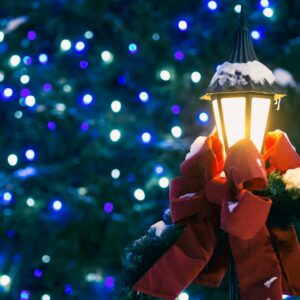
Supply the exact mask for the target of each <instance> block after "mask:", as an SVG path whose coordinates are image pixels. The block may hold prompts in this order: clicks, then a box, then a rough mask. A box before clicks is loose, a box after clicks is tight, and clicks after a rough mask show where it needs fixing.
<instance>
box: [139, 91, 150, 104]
mask: <svg viewBox="0 0 300 300" xmlns="http://www.w3.org/2000/svg"><path fill="white" fill-rule="evenodd" d="M139 98H140V100H141V101H142V102H148V100H149V94H148V93H147V92H145V91H142V92H140V93H139Z"/></svg>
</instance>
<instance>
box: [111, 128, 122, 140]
mask: <svg viewBox="0 0 300 300" xmlns="http://www.w3.org/2000/svg"><path fill="white" fill-rule="evenodd" d="M109 137H110V139H111V141H112V142H117V141H118V140H120V138H121V131H120V130H118V129H113V130H112V131H111V132H110V134H109Z"/></svg>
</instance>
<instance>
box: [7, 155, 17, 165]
mask: <svg viewBox="0 0 300 300" xmlns="http://www.w3.org/2000/svg"><path fill="white" fill-rule="evenodd" d="M7 162H8V164H9V165H10V166H12V167H14V166H15V165H16V164H17V163H18V156H17V155H15V154H10V155H8V157H7Z"/></svg>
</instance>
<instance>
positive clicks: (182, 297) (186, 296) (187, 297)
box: [178, 293, 190, 300]
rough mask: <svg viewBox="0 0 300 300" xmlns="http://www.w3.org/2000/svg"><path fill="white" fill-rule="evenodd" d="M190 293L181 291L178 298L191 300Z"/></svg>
mask: <svg viewBox="0 0 300 300" xmlns="http://www.w3.org/2000/svg"><path fill="white" fill-rule="evenodd" d="M189 298H190V297H189V294H188V293H180V294H179V296H178V300H189Z"/></svg>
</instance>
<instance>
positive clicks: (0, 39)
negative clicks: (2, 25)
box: [0, 31, 5, 43]
mask: <svg viewBox="0 0 300 300" xmlns="http://www.w3.org/2000/svg"><path fill="white" fill-rule="evenodd" d="M4 37H5V35H4V33H3V31H0V43H1V42H3V40H4Z"/></svg>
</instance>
